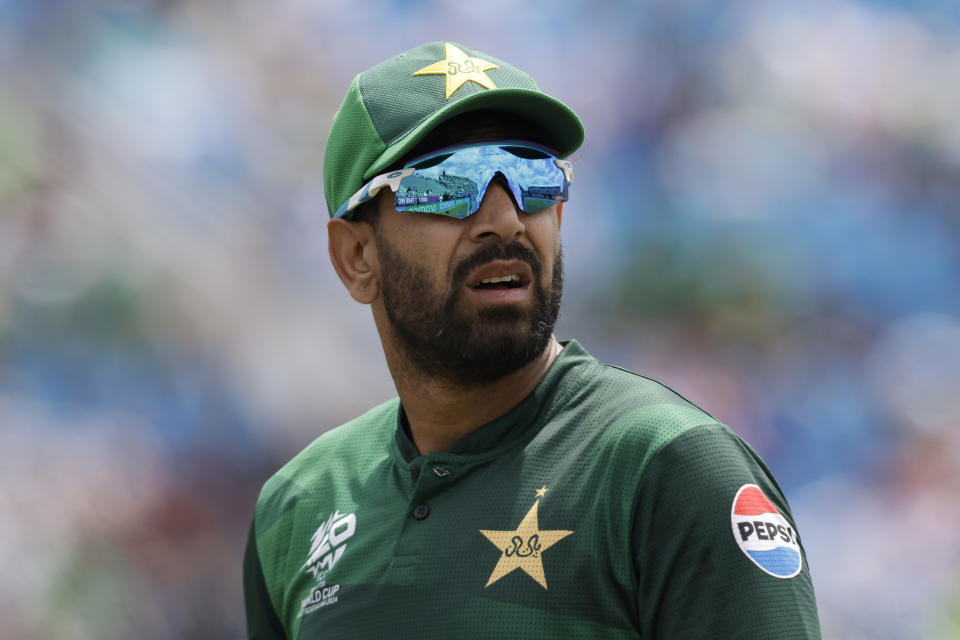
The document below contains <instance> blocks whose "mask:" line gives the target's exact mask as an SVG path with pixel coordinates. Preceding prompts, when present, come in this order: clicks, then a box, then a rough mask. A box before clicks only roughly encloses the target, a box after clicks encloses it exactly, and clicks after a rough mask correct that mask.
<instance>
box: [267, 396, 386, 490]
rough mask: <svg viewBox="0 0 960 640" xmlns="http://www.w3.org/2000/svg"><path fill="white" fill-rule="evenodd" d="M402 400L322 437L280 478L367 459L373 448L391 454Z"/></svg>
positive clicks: (293, 460) (284, 470)
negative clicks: (333, 463)
mask: <svg viewBox="0 0 960 640" xmlns="http://www.w3.org/2000/svg"><path fill="white" fill-rule="evenodd" d="M399 408H400V400H399V399H398V398H393V399H392V400H388V401H387V402H384V403H383V404H381V405H378V406H376V407H374V408H373V409H370V410H369V411H367V412H366V413H364V414H363V415H361V416H359V417H357V418H354V419H353V420H350V421H349V422H346V423H344V424H342V425H340V426H339V427H335V428H333V429H330V430H329V431H327V432H325V433H323V434H321V435H320V436H318V437H317V438H316V439H315V440H314V441H313V442H311V443H310V444H309V445H307V446H306V448H304V449H303V451H301V452H300V453H298V454H297V455H296V456H294V457H293V459H292V460H290V461H289V462H287V464H285V465H284V466H283V467H281V468H280V470H279V471H277V473H276V475H277V476H282V477H286V478H289V479H294V478H296V477H297V476H299V475H301V474H302V473H304V472H306V471H307V470H310V469H316V468H318V467H320V466H321V465H322V463H323V461H324V460H328V459H331V458H336V459H337V460H338V461H341V462H344V463H349V460H350V459H351V458H353V457H359V458H361V459H363V458H367V457H368V456H369V454H370V451H371V450H372V449H374V448H375V449H377V450H378V451H380V452H381V453H384V452H386V451H387V448H386V447H387V443H389V442H390V441H391V439H392V438H393V437H394V433H395V432H396V426H397V411H398V410H399Z"/></svg>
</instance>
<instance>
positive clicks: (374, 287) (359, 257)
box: [327, 218, 380, 304]
mask: <svg viewBox="0 0 960 640" xmlns="http://www.w3.org/2000/svg"><path fill="white" fill-rule="evenodd" d="M327 237H328V239H329V242H330V244H329V249H330V262H331V263H333V268H334V269H335V270H336V271H337V275H338V276H340V281H341V282H343V286H345V287H346V288H347V291H349V292H350V295H351V296H352V297H353V299H354V300H356V301H357V302H361V303H363V304H370V303H371V302H373V301H374V300H376V298H377V296H378V295H380V269H379V262H378V260H377V249H376V245H377V243H376V238H375V237H374V231H373V227H371V226H370V225H369V224H367V223H366V222H355V221H353V220H344V219H342V218H334V219H333V220H331V221H330V222H328V223H327Z"/></svg>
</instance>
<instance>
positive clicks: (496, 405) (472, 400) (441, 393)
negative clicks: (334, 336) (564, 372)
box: [387, 336, 563, 453]
mask: <svg viewBox="0 0 960 640" xmlns="http://www.w3.org/2000/svg"><path fill="white" fill-rule="evenodd" d="M561 349H563V347H562V346H561V345H560V343H559V342H557V339H556V337H555V336H551V338H550V342H549V343H548V344H547V348H546V349H544V350H543V353H541V354H540V355H539V356H538V357H537V358H536V359H535V360H533V361H532V362H531V363H529V364H527V365H525V366H523V367H521V368H520V369H517V370H516V371H514V372H512V373H509V374H507V375H505V376H503V377H502V378H499V379H497V380H494V381H493V382H489V383H486V384H480V385H470V386H463V385H458V384H456V383H451V382H449V381H447V380H437V379H434V378H430V377H428V376H426V375H425V374H423V373H422V372H420V373H421V375H419V376H410V375H409V372H407V371H404V370H403V364H402V363H401V361H400V360H399V359H398V354H395V353H393V354H391V353H389V352H388V353H387V366H388V367H389V368H390V373H391V375H392V376H393V379H394V382H395V384H396V386H397V393H398V394H399V396H400V401H401V402H402V403H403V408H404V410H405V411H406V414H407V419H408V420H409V422H410V432H411V434H412V435H413V442H414V444H415V445H416V446H417V449H418V450H419V451H420V453H429V452H431V451H446V450H447V449H449V448H450V445H452V444H453V443H454V442H456V441H457V440H459V439H460V438H462V437H463V436H465V435H466V434H468V433H470V432H471V431H473V430H474V429H476V428H477V427H480V426H482V425H484V424H486V423H488V422H490V421H491V420H495V419H496V418H499V417H500V416H502V415H503V414H505V413H507V412H508V411H510V409H513V408H514V407H515V406H517V405H518V404H520V402H521V401H522V400H523V399H524V398H526V397H527V396H528V395H529V394H530V393H531V392H532V391H533V389H534V388H535V387H536V386H537V384H538V383H539V382H540V380H541V379H542V378H543V376H544V375H545V374H546V373H547V369H549V368H550V365H551V364H553V361H554V360H556V358H557V355H559V353H560V351H561Z"/></svg>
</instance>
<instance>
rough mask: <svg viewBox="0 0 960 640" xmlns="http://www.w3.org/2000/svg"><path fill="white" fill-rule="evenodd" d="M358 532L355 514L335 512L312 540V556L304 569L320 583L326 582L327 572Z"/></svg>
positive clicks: (319, 528) (305, 563) (304, 565)
mask: <svg viewBox="0 0 960 640" xmlns="http://www.w3.org/2000/svg"><path fill="white" fill-rule="evenodd" d="M356 530H357V516H356V514H353V513H348V514H346V515H344V514H342V513H340V512H339V511H334V512H333V513H331V514H330V517H329V518H327V520H326V522H324V523H323V524H321V525H320V526H319V527H318V528H317V530H316V532H315V533H314V534H313V536H311V538H310V555H309V556H308V557H307V561H306V562H304V563H303V567H305V568H306V569H307V571H308V572H310V573H311V574H313V577H314V578H316V579H317V581H318V582H320V583H324V582H325V581H326V574H327V572H328V571H329V570H330V569H332V568H333V565H335V564H336V563H337V560H339V559H340V558H341V556H343V552H344V551H346V550H347V540H349V539H350V537H351V536H353V534H354V533H355V532H356Z"/></svg>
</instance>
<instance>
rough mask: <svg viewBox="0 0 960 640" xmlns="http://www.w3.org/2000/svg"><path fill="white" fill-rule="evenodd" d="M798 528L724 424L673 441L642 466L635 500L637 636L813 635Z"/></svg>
mask: <svg viewBox="0 0 960 640" xmlns="http://www.w3.org/2000/svg"><path fill="white" fill-rule="evenodd" d="M735 502H736V504H735ZM768 525H769V526H768ZM796 532H797V527H796V523H795V522H794V519H793V516H792V515H791V513H790V510H789V507H788V505H787V502H786V499H785V498H784V497H783V493H782V492H781V490H780V488H779V486H778V485H777V483H776V481H775V480H774V478H773V476H772V474H771V473H770V471H769V470H768V469H767V468H766V466H765V465H764V463H763V461H762V460H761V459H760V458H759V456H757V454H756V453H755V452H754V451H753V450H752V449H751V448H750V447H749V446H748V445H747V444H746V443H745V442H743V441H742V440H741V439H740V438H739V437H738V436H737V435H736V434H734V433H733V432H732V431H730V430H729V429H728V428H727V427H725V426H723V425H719V424H715V425H707V426H703V427H697V428H694V429H691V430H689V431H687V432H685V433H683V434H681V435H679V436H677V437H676V438H674V439H673V440H672V441H670V442H669V443H667V444H666V445H664V446H663V447H662V448H661V449H660V450H659V451H658V452H657V453H656V454H655V455H654V456H653V458H652V459H651V460H650V462H649V463H648V465H647V467H646V469H645V470H644V472H643V475H642V476H641V478H640V483H639V486H638V488H637V495H636V501H635V503H634V511H633V531H632V535H631V543H632V547H633V561H634V570H635V576H636V580H637V591H638V593H637V617H638V622H639V624H640V628H641V632H642V635H643V637H645V638H730V639H734V638H749V639H750V640H763V639H766V638H777V640H789V639H798V640H799V639H808V638H820V627H819V622H818V619H817V610H816V603H815V600H814V594H813V586H812V583H811V580H810V571H809V568H808V566H807V561H806V556H805V553H804V552H803V547H802V545H801V543H800V539H799V536H798V534H797V533H796ZM745 534H746V535H745ZM798 562H799V567H797V563H798ZM790 574H794V575H790Z"/></svg>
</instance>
